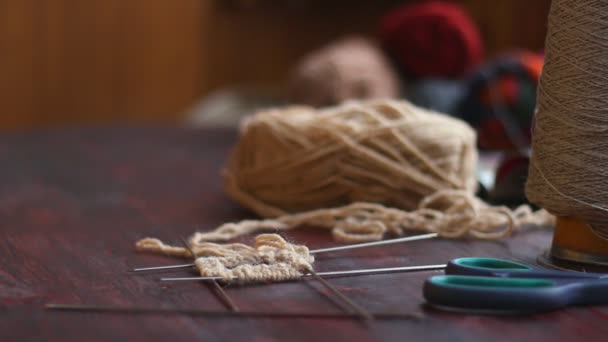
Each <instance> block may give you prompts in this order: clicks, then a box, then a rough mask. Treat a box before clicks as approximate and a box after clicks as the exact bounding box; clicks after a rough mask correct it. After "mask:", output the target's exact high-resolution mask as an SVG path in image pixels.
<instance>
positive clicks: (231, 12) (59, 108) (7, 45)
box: [0, 0, 549, 131]
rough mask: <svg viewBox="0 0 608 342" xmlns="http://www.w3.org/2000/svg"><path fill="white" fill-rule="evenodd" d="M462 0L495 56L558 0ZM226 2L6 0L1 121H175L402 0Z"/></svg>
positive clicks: (275, 78) (524, 41) (359, 29)
mask: <svg viewBox="0 0 608 342" xmlns="http://www.w3.org/2000/svg"><path fill="white" fill-rule="evenodd" d="M461 2H462V3H463V4H464V5H465V6H466V7H467V8H468V9H469V10H470V12H471V14H472V16H473V17H474V19H475V20H476V21H477V23H478V24H479V26H480V28H481V30H482V32H483V35H484V38H485V41H486V45H487V47H488V50H489V54H490V55H493V54H496V53H497V52H500V51H504V50H505V49H507V48H511V47H525V48H532V49H540V48H541V47H542V45H543V40H544V30H545V22H546V13H547V9H548V4H549V0H538V1H529V0H496V1H491V2H490V1H485V0H461ZM220 3H221V0H218V1H213V0H205V1H201V0H180V1H166V0H122V1H121V0H89V1H79V0H39V1H34V0H0V49H1V51H2V54H0V94H1V96H2V97H0V110H2V113H3V114H2V115H1V116H0V131H1V130H11V129H19V128H28V127H43V126H48V125H59V124H66V123H89V122H106V121H124V120H137V121H143V120H148V121H149V120H177V119H179V115H180V113H182V112H183V111H184V110H185V109H187V108H188V107H189V106H190V105H191V104H193V103H194V102H195V101H196V100H197V99H198V98H200V97H202V96H204V95H205V94H207V93H208V92H209V91H212V90H215V89H218V88H222V87H226V86H229V85H233V84H249V85H251V84H254V85H260V84H261V85H273V86H280V85H281V84H282V82H283V81H284V80H285V78H286V76H287V72H288V71H289V70H290V68H291V67H292V66H293V65H294V64H295V63H296V62H297V61H298V59H299V58H300V57H301V56H303V55H304V54H305V53H307V52H309V51H310V50H311V49H314V48H317V47H319V46H322V45H324V44H326V43H327V42H329V41H331V40H333V39H336V38H338V37H341V36H343V35H346V34H352V33H363V34H370V35H373V34H374V33H375V31H376V29H377V26H378V21H379V19H380V18H381V17H382V15H383V14H384V13H386V11H387V10H389V9H390V8H391V7H392V6H394V4H395V3H397V1H390V0H386V1H379V2H369V1H360V2H346V1H338V2H331V3H327V2H321V1H314V2H313V4H312V5H309V6H295V5H292V6H279V7H276V8H275V7H272V6H261V7H255V6H254V7H253V8H250V9H230V8H229V7H227V6H220V5H219V4H220ZM345 4H348V5H345ZM9 113H10V114H9Z"/></svg>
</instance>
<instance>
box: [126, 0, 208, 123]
mask: <svg viewBox="0 0 608 342" xmlns="http://www.w3.org/2000/svg"><path fill="white" fill-rule="evenodd" d="M207 2H209V1H201V0H179V1H166V0H153V1H150V0H129V1H126V2H125V3H126V4H125V7H126V9H125V12H124V13H123V20H124V23H123V25H124V30H123V32H122V34H123V35H124V37H123V42H124V43H123V46H122V47H123V48H124V53H123V61H122V65H121V69H120V71H119V72H120V73H121V74H122V75H124V80H123V82H124V85H123V86H124V89H123V92H122V94H121V96H122V99H121V100H122V101H123V104H124V107H123V108H122V110H123V112H124V113H127V114H128V116H129V118H139V119H142V118H151V119H159V118H175V117H177V116H178V115H179V114H180V113H181V112H182V111H183V110H184V109H186V108H187V107H188V106H189V105H191V104H192V103H193V102H194V101H195V100H196V99H197V98H198V97H199V96H200V93H201V89H200V87H201V67H202V66H203V64H204V57H203V55H202V48H201V46H202V43H203V42H202V39H201V36H202V31H201V27H202V21H201V20H202V16H203V13H202V6H203V5H204V4H205V3H207Z"/></svg>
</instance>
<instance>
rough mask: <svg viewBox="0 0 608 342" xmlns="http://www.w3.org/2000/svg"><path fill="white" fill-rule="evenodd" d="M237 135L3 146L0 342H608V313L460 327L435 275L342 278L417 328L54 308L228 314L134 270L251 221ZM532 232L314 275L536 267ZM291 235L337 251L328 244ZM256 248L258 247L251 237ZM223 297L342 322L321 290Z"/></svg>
mask: <svg viewBox="0 0 608 342" xmlns="http://www.w3.org/2000/svg"><path fill="white" fill-rule="evenodd" d="M235 137H236V135H235V133H233V132H229V131H197V130H191V129H182V128H167V127H164V128H160V127H141V128H80V129H75V128H74V129H63V130H56V131H42V132H33V133H27V134H16V135H4V136H0V165H1V167H0V341H26V340H62V341H63V340H85V341H97V340H99V341H105V340H127V339H132V340H140V339H141V340H144V339H145V340H146V341H161V340H180V341H181V340H190V341H192V340H208V341H212V340H225V341H229V340H249V341H275V340H276V341H281V340H312V339H316V340H320V341H325V340H336V341H342V340H350V341H356V340H387V341H391V340H392V341H404V340H425V341H433V340H445V341H473V340H479V341H487V340H493V341H501V340H505V341H515V340H517V341H524V340H525V341H542V340H546V341H558V340H564V341H572V340H579V339H581V340H582V339H585V340H602V339H605V336H606V334H608V308H607V307H588V308H570V309H567V310H561V311H557V312H551V313H546V314H536V315H531V316H530V315H528V316H518V315H509V316H506V315H505V316H490V315H465V314H462V313H449V312H441V311H436V310H433V309H430V308H427V307H425V306H424V300H423V298H422V291H421V286H422V283H423V281H424V279H425V278H427V277H429V276H430V275H432V274H436V273H438V272H419V273H400V274H385V275H376V276H360V277H349V278H333V279H330V280H329V281H330V282H331V283H332V284H333V285H334V286H335V287H337V288H338V289H339V290H340V291H342V293H344V294H345V295H347V296H348V297H349V298H351V299H352V300H353V301H355V302H356V303H358V304H359V305H361V306H363V307H365V308H366V309H368V310H370V311H375V312H404V313H415V314H419V315H420V316H421V318H420V319H414V320H393V321H376V322H373V323H371V324H369V325H364V324H362V323H361V322H359V321H357V320H336V319H318V318H316V319H277V318H275V319H267V318H264V319H251V318H247V319H244V318H230V317H229V318H226V317H224V318H201V317H191V316H187V315H174V314H164V315H162V314H146V315H135V314H125V313H90V312H53V311H47V310H45V309H44V305H45V304H46V303H70V304H95V305H112V306H131V307H133V306H152V307H163V308H192V309H205V310H218V311H224V310H226V308H225V307H224V306H223V305H222V303H221V302H220V301H219V300H218V298H217V297H216V296H215V295H214V294H213V292H212V291H210V289H209V288H208V287H207V286H206V285H204V284H202V283H198V282H190V283H171V284H167V283H160V282H159V281H158V278H159V277H160V276H161V275H185V276H188V275H191V274H192V273H191V272H192V271H190V270H180V271H173V272H165V273H149V274H143V275H134V274H132V273H129V272H128V270H129V269H131V268H132V267H135V266H147V265H168V264H174V263H176V262H177V261H179V260H175V259H171V258H167V257H164V256H158V255H151V254H142V253H137V252H135V251H134V248H133V244H134V241H136V240H137V239H139V238H142V237H146V236H153V237H159V238H162V239H165V240H167V241H170V242H175V243H178V242H179V237H180V236H185V235H188V234H190V233H192V232H193V231H194V230H197V229H199V230H205V229H211V228H213V227H215V226H216V225H218V224H221V223H223V222H226V221H233V220H237V219H240V218H245V217H252V216H253V215H251V214H250V213H248V212H246V211H244V210H243V209H240V208H239V206H238V205H237V204H236V203H234V202H232V201H231V200H230V199H228V198H227V197H226V196H225V195H224V193H223V192H222V186H221V177H220V170H221V167H222V165H223V162H224V160H225V158H226V155H227V152H228V151H229V148H230V145H231V144H232V143H233V142H234V140H235ZM550 235H551V233H550V232H549V231H543V230H536V231H531V232H527V233H522V234H518V235H517V236H514V237H512V238H509V239H506V240H502V241H485V242H482V241H472V240H471V241H447V240H438V239H437V240H429V241H419V242H412V243H409V244H401V245H393V246H385V247H380V248H371V249H360V250H352V251H348V252H335V253H331V254H326V255H319V256H318V257H317V262H316V263H315V265H316V268H317V270H318V271H326V270H345V269H356V268H370V267H391V266H402V265H425V264H437V263H445V262H447V261H448V260H450V259H452V258H456V257H463V256H493V257H501V258H514V259H515V260H520V261H529V262H534V260H535V258H536V256H537V255H539V254H540V253H542V252H543V251H544V250H545V249H546V248H547V247H548V246H549V244H550ZM288 237H289V238H290V239H292V240H294V241H297V242H299V243H304V244H306V245H308V246H309V247H311V248H317V247H327V246H333V245H335V243H334V242H333V241H332V240H331V237H330V235H329V234H328V233H327V232H324V231H320V230H304V229H301V230H298V231H293V232H289V233H288ZM245 241H251V238H247V239H245ZM226 291H227V293H228V294H229V295H230V296H231V297H232V298H233V300H234V301H235V302H236V304H237V305H238V306H239V307H240V308H241V309H243V310H257V311H272V312H281V311H307V312H340V310H339V308H337V307H336V306H335V304H333V303H332V302H331V301H329V300H328V299H327V298H326V295H330V294H329V293H328V292H327V291H326V290H325V289H324V288H323V287H321V286H320V285H319V284H318V283H316V282H314V281H301V282H290V283H279V284H265V285H256V286H247V287H240V286H236V285H230V286H228V287H227V288H226Z"/></svg>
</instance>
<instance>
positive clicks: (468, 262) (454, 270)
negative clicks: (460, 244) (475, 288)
mask: <svg viewBox="0 0 608 342" xmlns="http://www.w3.org/2000/svg"><path fill="white" fill-rule="evenodd" d="M445 274H449V275H472V276H487V277H501V278H547V279H564V278H565V279H571V278H572V279H600V278H606V277H608V275H606V274H599V273H583V272H575V271H555V270H546V269H541V268H537V267H533V266H530V265H526V264H522V263H518V262H514V261H510V260H503V259H495V258H458V259H454V260H452V261H450V262H449V263H448V265H447V267H446V269H445Z"/></svg>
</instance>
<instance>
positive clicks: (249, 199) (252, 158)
mask: <svg viewBox="0 0 608 342" xmlns="http://www.w3.org/2000/svg"><path fill="white" fill-rule="evenodd" d="M475 139H476V137H475V133H474V131H473V130H472V129H471V128H470V127H469V126H468V125H467V124H466V123H464V122H463V121H460V120H458V119H455V118H452V117H449V116H447V115H443V114H439V113H436V112H432V111H428V110H425V109H422V108H418V107H416V106H414V105H412V104H410V103H408V102H404V101H368V102H349V103H345V104H343V105H340V106H336V107H330V108H326V109H323V110H316V109H313V108H311V107H302V106H294V107H286V108H277V109H271V110H267V111H262V112H258V113H257V114H255V115H253V116H251V117H249V118H248V119H246V120H245V121H244V122H243V123H242V126H241V137H240V140H239V142H238V143H237V145H236V147H235V149H234V151H233V152H232V155H231V157H230V160H229V163H228V165H227V167H226V169H225V173H224V176H225V178H224V179H225V188H226V191H227V193H228V194H229V195H231V196H232V197H233V198H234V199H235V200H237V201H238V202H239V203H241V204H242V205H244V206H246V207H248V208H249V209H251V210H253V211H255V212H256V213H257V214H259V215H260V216H262V217H277V216H281V215H285V214H288V213H294V212H301V211H306V210H312V209H318V208H331V207H335V206H340V205H344V204H348V203H352V202H357V201H362V202H375V203H381V204H384V205H387V206H391V207H396V208H400V209H405V210H413V209H415V208H417V206H418V205H419V202H420V201H421V199H423V198H425V197H426V196H429V195H431V194H434V193H436V192H437V191H439V190H445V189H454V190H465V191H466V192H469V193H471V194H472V193H474V192H475V188H476V180H475V167H476V163H477V150H476V140H475Z"/></svg>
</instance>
